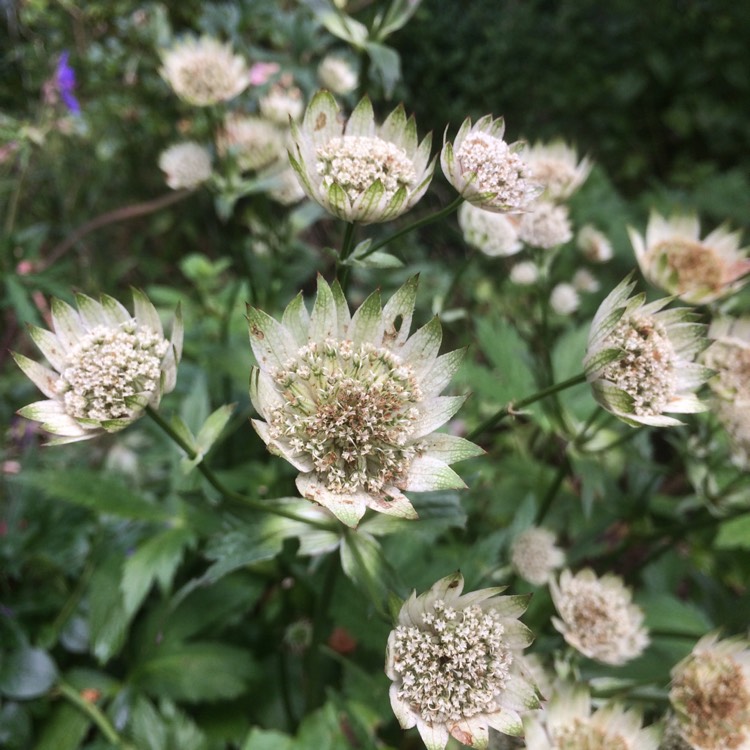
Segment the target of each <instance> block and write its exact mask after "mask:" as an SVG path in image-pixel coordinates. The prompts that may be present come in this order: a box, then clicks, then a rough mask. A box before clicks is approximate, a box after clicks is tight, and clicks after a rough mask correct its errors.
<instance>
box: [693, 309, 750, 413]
mask: <svg viewBox="0 0 750 750" xmlns="http://www.w3.org/2000/svg"><path fill="white" fill-rule="evenodd" d="M708 338H709V339H710V340H711V345H710V346H709V347H708V348H707V349H706V350H705V351H704V352H703V354H702V355H701V359H702V361H703V363H704V364H705V365H706V366H707V367H710V368H711V369H712V370H713V371H714V373H715V374H714V376H713V377H712V378H711V379H710V380H709V381H708V384H709V386H710V387H711V390H712V391H713V392H714V393H715V394H716V395H717V396H719V398H722V399H727V400H731V401H732V402H733V403H737V402H744V403H747V404H748V405H750V318H734V319H733V318H726V317H723V318H715V319H714V320H713V321H712V322H711V326H710V328H709V329H708Z"/></svg>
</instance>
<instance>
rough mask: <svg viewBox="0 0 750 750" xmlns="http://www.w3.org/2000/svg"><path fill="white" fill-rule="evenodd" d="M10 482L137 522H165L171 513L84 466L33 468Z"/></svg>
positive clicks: (51, 496)
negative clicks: (79, 467) (78, 467)
mask: <svg viewBox="0 0 750 750" xmlns="http://www.w3.org/2000/svg"><path fill="white" fill-rule="evenodd" d="M12 481H14V482H21V483H22V484H24V485H26V486H31V487H34V488H35V489H38V490H40V491H41V492H43V493H44V494H45V495H47V496H48V497H50V498H52V499H57V500H65V501H66V502H69V503H72V504H74V505H79V506H81V507H84V508H90V509H91V510H95V511H96V512H97V513H105V514H109V515H113V516H119V517H121V518H129V519H131V520H137V521H168V520H170V518H171V515H172V514H171V513H169V512H168V511H167V510H165V509H164V508H161V507H159V506H158V505H153V504H152V503H150V502H148V501H146V500H144V499H143V498H142V497H141V496H140V495H138V494H136V493H135V492H133V491H132V490H131V489H130V488H129V487H128V486H127V485H126V484H124V483H123V482H121V481H120V480H119V479H117V478H116V477H114V476H112V475H105V474H103V473H100V472H96V471H89V470H87V469H72V468H69V469H66V470H65V471H59V470H54V471H53V470H48V471H45V470H35V471H34V472H33V473H30V472H29V473H27V474H20V475H18V476H16V477H13V479H12Z"/></svg>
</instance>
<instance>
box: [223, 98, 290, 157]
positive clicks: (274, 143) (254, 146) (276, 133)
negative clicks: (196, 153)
mask: <svg viewBox="0 0 750 750" xmlns="http://www.w3.org/2000/svg"><path fill="white" fill-rule="evenodd" d="M216 149H217V151H218V152H219V154H220V155H221V156H227V155H230V156H231V157H232V158H234V160H235V161H236V163H237V166H238V167H239V168H240V169H241V170H242V171H243V172H252V171H255V170H258V169H263V168H264V167H267V166H269V165H270V164H273V163H274V162H276V161H278V160H279V159H281V157H282V155H283V154H284V138H283V136H282V134H281V131H280V130H279V129H278V127H277V126H276V125H274V124H273V123H272V122H269V121H268V120H264V119H263V118H262V117H254V116H253V115H243V114H239V113H237V112H232V113H230V114H228V115H227V116H226V117H225V118H224V125H223V127H222V128H221V129H220V130H219V131H218V133H217V134H216Z"/></svg>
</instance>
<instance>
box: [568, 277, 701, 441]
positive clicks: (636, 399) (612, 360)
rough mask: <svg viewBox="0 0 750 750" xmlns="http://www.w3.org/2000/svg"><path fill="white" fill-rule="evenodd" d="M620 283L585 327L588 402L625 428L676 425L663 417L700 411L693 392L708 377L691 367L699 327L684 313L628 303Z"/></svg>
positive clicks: (626, 287)
mask: <svg viewBox="0 0 750 750" xmlns="http://www.w3.org/2000/svg"><path fill="white" fill-rule="evenodd" d="M634 286H635V284H634V283H632V282H631V281H630V279H629V278H626V279H625V280H624V281H622V282H620V284H618V286H617V287H615V289H614V290H613V291H612V292H611V293H610V294H609V296H608V297H607V298H606V299H605V300H604V302H602V304H601V306H600V307H599V309H598V310H597V313H596V315H595V316H594V320H593V322H592V323H591V330H590V332H589V340H588V348H587V350H586V357H585V359H584V361H583V366H584V369H585V371H586V378H587V380H588V382H589V383H590V384H591V387H592V390H593V393H594V398H596V400H597V401H598V402H599V403H600V404H601V405H602V406H603V407H604V408H605V409H606V410H607V411H609V412H611V413H612V414H614V415H615V416H616V417H619V418H620V419H621V420H622V421H623V422H626V423H627V424H631V425H638V424H646V425H653V426H656V427H664V426H670V425H678V424H682V423H681V422H680V421H679V420H677V419H675V418H673V417H667V416H665V414H664V412H677V413H681V414H686V413H692V412H698V411H703V410H705V408H706V407H705V405H704V404H703V403H701V402H700V401H699V400H698V398H697V397H696V396H695V393H694V391H695V390H696V389H697V388H699V387H700V386H701V385H702V384H703V383H705V382H706V380H708V378H709V377H710V376H711V374H712V373H711V371H710V370H709V369H708V368H706V367H704V366H703V365H700V364H698V363H696V362H695V361H694V359H695V357H696V355H697V354H698V353H699V352H700V351H701V350H702V349H703V348H704V347H705V345H706V339H705V335H704V334H705V326H703V325H702V324H699V323H696V322H695V315H694V314H693V311H692V310H690V309H689V308H675V309H671V310H663V309H662V308H663V307H664V306H665V305H666V304H667V303H668V302H669V301H670V300H669V299H661V300H657V301H656V302H651V303H649V304H646V303H645V297H644V295H643V294H638V295H636V296H635V297H630V293H631V292H632V290H633V287H634Z"/></svg>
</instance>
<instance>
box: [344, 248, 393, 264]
mask: <svg viewBox="0 0 750 750" xmlns="http://www.w3.org/2000/svg"><path fill="white" fill-rule="evenodd" d="M344 265H346V266H357V267H359V268H401V267H402V266H403V265H404V264H403V262H402V261H401V260H400V259H399V258H397V257H396V256H395V255H391V254H390V253H384V252H383V251H382V250H376V251H375V252H374V253H371V254H370V255H368V256H367V257H366V258H354V257H350V258H348V259H347V260H346V261H345V262H344Z"/></svg>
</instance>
